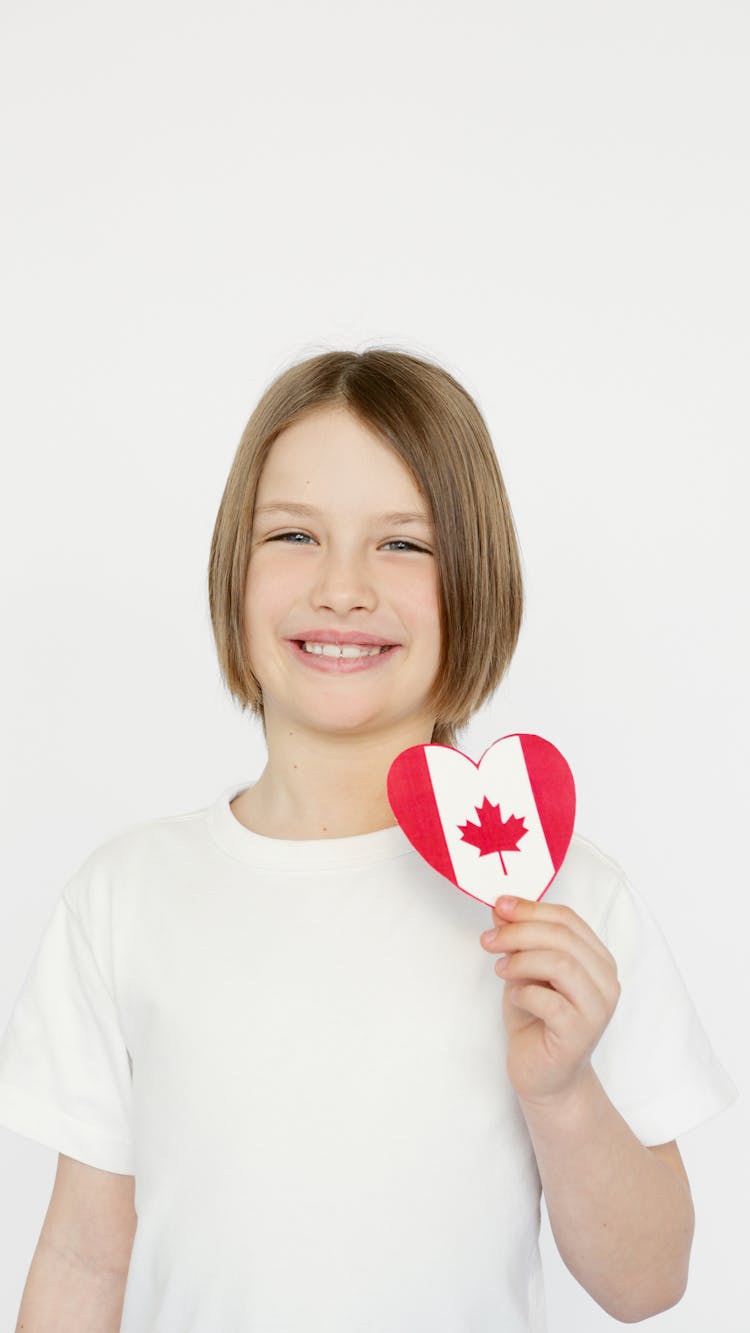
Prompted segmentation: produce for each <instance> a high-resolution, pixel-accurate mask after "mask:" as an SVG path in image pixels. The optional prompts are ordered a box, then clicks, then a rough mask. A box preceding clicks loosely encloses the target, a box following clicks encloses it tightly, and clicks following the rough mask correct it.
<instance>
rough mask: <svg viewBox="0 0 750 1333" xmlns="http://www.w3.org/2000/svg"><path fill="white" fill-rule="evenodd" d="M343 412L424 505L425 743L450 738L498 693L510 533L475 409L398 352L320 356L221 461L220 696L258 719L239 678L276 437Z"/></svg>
mask: <svg viewBox="0 0 750 1333" xmlns="http://www.w3.org/2000/svg"><path fill="white" fill-rule="evenodd" d="M323 406H329V407H333V406H343V407H345V408H347V409H348V410H349V411H350V412H351V413H352V414H353V415H354V416H356V417H357V418H358V419H359V420H360V421H361V422H363V423H364V424H365V425H367V426H369V427H370V428H371V429H374V430H375V431H376V432H378V433H379V435H380V437H381V438H382V440H383V442H384V443H385V444H387V445H389V446H390V448H391V449H392V450H393V451H394V453H395V454H397V456H398V457H399V459H400V460H401V462H402V463H403V464H404V466H405V467H406V469H407V470H408V472H409V473H410V474H411V476H412V478H413V480H414V482H415V484H416V485H417V487H418V489H419V490H420V492H421V494H422V496H423V497H424V498H425V499H426V501H427V503H428V506H429V509H430V512H431V517H432V521H433V526H434V530H435V537H436V541H435V560H436V564H437V574H438V586H439V604H440V640H441V650H440V664H439V668H438V671H437V673H436V676H435V680H434V682H433V685H432V688H431V692H430V696H429V699H428V707H431V710H432V712H433V713H434V715H435V718H436V721H435V725H434V728H433V732H432V743H433V744H442V745H450V746H455V743H456V733H457V732H458V731H460V730H461V729H462V728H464V727H465V726H466V725H467V723H468V721H469V719H470V717H471V716H472V714H473V713H475V712H476V711H477V709H478V708H480V707H481V705H482V704H483V703H484V702H485V700H486V699H488V698H489V697H490V695H491V694H492V693H493V692H494V690H495V689H496V688H497V686H498V684H499V683H500V681H501V680H502V677H503V676H504V674H505V672H506V670H507V668H508V666H509V665H510V661H511V658H512V656H513V653H514V651H515V648H516V644H517V642H518V635H519V632H520V628H521V619H522V615H523V585H522V580H521V560H520V552H519V547H518V541H517V537H516V531H515V524H514V521H513V515H512V513H511V508H510V503H509V501H508V496H507V493H506V490H505V485H504V482H503V479H502V475H501V473H500V468H499V465H498V461H497V457H496V454H495V450H494V447H493V444H492V440H491V438H490V434H489V431H488V429H487V426H486V425H485V422H484V419H483V417H482V414H481V412H480V410H479V408H478V407H477V404H476V403H475V401H474V399H473V398H472V397H471V396H470V394H469V393H468V392H467V391H466V389H464V388H463V387H462V385H461V384H459V383H458V381H457V380H456V379H454V377H453V376H452V375H451V374H449V373H448V371H447V370H445V369H443V368H442V367H441V366H439V365H437V364H434V363H432V362H430V361H427V360H424V359H422V358H420V357H417V356H414V355H412V354H409V353H407V352H403V351H399V350H395V349H391V348H380V347H373V348H369V349H368V350H366V351H363V352H355V351H327V352H323V353H320V354H317V355H315V356H311V357H308V358H307V359H305V360H303V361H300V362H298V363H297V364H295V365H292V366H289V367H288V368H287V369H286V370H284V371H283V372H282V373H281V374H280V375H278V376H277V378H276V379H275V380H273V382H272V383H271V384H270V385H269V386H268V388H267V389H266V390H265V392H264V393H263V396H262V397H261V399H260V401H259V403H258V404H257V406H256V408H255V410H254V411H253V414H252V416H251V417H250V420H249V421H248V423H247V425H246V427H245V429H244V431H243V433H242V436H241V438H240V442H239V445H238V447H237V451H236V453H235V456H234V460H233V462H232V466H231V469H230V472H229V476H228V478H227V482H226V486H225V488H224V493H223V495H222V498H221V503H220V505H219V511H218V514H217V517H216V522H215V525H214V531H213V537H212V540H211V554H210V559H209V565H208V600H209V608H210V614H211V623H212V626H213V633H214V639H215V642H216V648H217V652H218V658H219V665H220V668H221V673H222V677H223V680H224V683H225V686H226V687H227V689H228V690H229V693H230V695H232V696H233V698H234V699H235V700H236V701H237V702H238V703H239V705H240V706H241V708H242V711H243V712H244V711H245V710H246V709H250V711H251V712H252V713H253V714H254V715H255V716H258V717H260V719H261V723H262V725H263V733H264V735H265V731H266V728H265V716H264V712H263V696H262V691H261V687H260V684H259V682H258V680H257V679H256V677H255V676H254V674H253V672H252V670H251V669H250V665H249V661H248V656H247V649H246V642H245V628H244V592H245V581H246V576H247V567H248V562H249V559H250V546H251V530H252V523H253V515H254V509H255V497H256V493H257V489H258V484H259V480H260V475H261V472H262V470H263V464H264V463H265V460H266V458H267V456H268V452H269V450H270V448H271V446H272V444H273V442H274V440H275V439H276V437H277V436H278V435H279V434H280V433H281V431H283V430H284V429H285V428H286V427H287V426H291V425H292V423H293V422H296V421H299V420H300V419H301V418H303V417H304V416H305V414H306V413H309V412H311V411H312V410H314V409H317V408H320V407H323Z"/></svg>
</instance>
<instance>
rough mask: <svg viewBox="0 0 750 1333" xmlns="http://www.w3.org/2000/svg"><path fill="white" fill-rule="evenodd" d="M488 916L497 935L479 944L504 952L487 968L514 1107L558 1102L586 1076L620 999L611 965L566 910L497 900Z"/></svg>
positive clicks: (577, 918) (605, 951)
mask: <svg viewBox="0 0 750 1333" xmlns="http://www.w3.org/2000/svg"><path fill="white" fill-rule="evenodd" d="M506 901H510V902H511V903H514V904H515V905H512V906H510V907H509V908H508V907H504V906H503V903H504V902H506ZM492 915H493V919H494V923H495V926H496V930H497V933H496V934H495V937H494V939H491V940H488V939H487V938H486V935H482V936H481V937H480V942H481V944H482V948H484V949H487V950H488V952H490V953H505V954H507V962H506V965H505V967H504V968H502V970H501V968H500V960H498V963H496V964H495V970H496V972H497V973H498V976H500V977H502V978H503V979H504V980H505V983H506V984H505V992H504V994H503V1021H504V1023H505V1028H506V1032H507V1036H508V1059H507V1071H508V1078H509V1079H510V1081H511V1083H512V1085H513V1087H514V1088H515V1090H516V1092H517V1094H518V1096H519V1097H520V1098H521V1099H522V1101H523V1100H525V1101H528V1102H535V1103H545V1104H546V1103H548V1102H550V1101H555V1100H559V1099H561V1098H564V1097H565V1096H566V1095H567V1094H568V1093H569V1092H573V1091H574V1089H575V1088H576V1086H577V1085H578V1084H579V1082H581V1081H583V1080H584V1079H585V1077H586V1076H587V1074H588V1073H589V1072H590V1056H591V1052H592V1051H593V1050H594V1048H595V1046H596V1044H597V1042H598V1041H599V1038H600V1037H601V1035H602V1033H603V1032H604V1029H605V1028H606V1026H607V1024H608V1023H609V1021H610V1019H611V1017H612V1015H613V1013H614V1011H615V1009H616V1007H617V1002H618V1000H619V998H620V990H621V988H620V983H619V981H618V979H617V964H616V962H615V959H614V958H613V957H612V954H611V953H610V952H609V950H608V949H607V948H605V946H604V945H603V944H602V942H601V940H600V939H599V937H598V935H596V934H595V932H594V931H593V930H592V929H591V927H590V926H588V925H587V924H586V922H585V921H582V920H581V918H580V916H579V915H578V913H577V912H574V911H573V909H572V908H571V907H566V906H564V905H562V904H558V903H544V902H531V901H529V899H527V898H517V899H515V900H513V899H510V900H505V899H503V898H498V900H497V902H496V903H495V906H494V907H493V909H492Z"/></svg>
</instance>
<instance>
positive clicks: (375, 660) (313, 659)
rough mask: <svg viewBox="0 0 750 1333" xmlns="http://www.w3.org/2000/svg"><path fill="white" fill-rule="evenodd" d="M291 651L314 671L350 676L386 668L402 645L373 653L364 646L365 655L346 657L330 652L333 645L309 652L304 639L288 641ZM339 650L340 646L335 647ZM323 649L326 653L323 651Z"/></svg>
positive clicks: (393, 644)
mask: <svg viewBox="0 0 750 1333" xmlns="http://www.w3.org/2000/svg"><path fill="white" fill-rule="evenodd" d="M287 643H288V645H289V648H290V651H291V652H292V653H293V654H294V657H295V659H296V660H297V661H298V662H301V663H303V664H304V665H305V666H307V667H309V668H311V669H312V670H313V671H327V672H334V673H337V674H339V675H350V674H352V673H353V672H358V671H371V670H373V669H374V668H377V667H380V666H384V665H385V664H386V662H388V661H390V660H392V659H393V657H394V655H395V654H396V653H398V651H399V649H400V647H401V645H400V644H399V643H390V644H386V645H384V646H383V647H380V648H378V650H377V652H373V651H372V648H371V646H370V645H366V644H363V645H361V646H362V647H363V648H366V649H368V651H366V652H364V653H358V654H357V655H356V656H349V655H348V654H347V655H346V656H344V655H343V654H342V653H341V652H340V651H337V652H336V653H332V652H331V651H330V650H331V648H332V647H334V645H333V644H322V643H321V644H320V645H319V650H318V651H312V652H310V651H308V649H307V648H305V640H304V639H287ZM335 646H336V647H337V648H338V647H339V645H335ZM341 646H342V647H344V648H346V649H348V648H352V647H355V646H356V645H353V644H344V645H341ZM323 648H325V649H326V651H325V652H323V651H321V650H322V649H323Z"/></svg>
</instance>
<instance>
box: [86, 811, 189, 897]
mask: <svg viewBox="0 0 750 1333" xmlns="http://www.w3.org/2000/svg"><path fill="white" fill-rule="evenodd" d="M206 813H207V807H201V808H199V809H197V810H192V811H189V812H187V813H185V814H175V815H162V816H159V817H157V818H153V819H144V820H137V821H135V822H132V823H130V824H126V825H123V826H121V827H120V828H119V829H117V830H116V831H115V832H113V833H110V834H109V835H108V836H107V837H106V838H104V839H102V841H101V842H99V843H97V844H96V845H95V846H94V847H93V848H92V850H91V851H90V852H89V853H88V854H87V855H86V856H85V858H84V859H83V861H81V862H80V864H79V865H78V866H77V867H76V868H75V869H74V870H73V872H72V874H70V875H69V877H68V879H67V880H66V882H65V885H64V889H63V893H62V897H63V899H64V901H65V902H66V904H67V906H68V907H69V908H70V909H71V910H72V911H73V912H75V913H76V914H77V915H78V916H80V917H81V918H84V917H86V916H90V915H91V914H92V913H96V911H99V910H101V909H102V907H103V906H104V905H105V904H107V905H108V906H111V902H112V898H113V896H114V895H116V894H117V893H127V894H130V893H132V891H133V890H134V888H135V887H145V886H147V885H148V883H149V882H150V881H151V878H152V877H153V876H160V877H161V878H162V879H163V878H165V877H168V876H169V875H170V873H178V872H179V870H180V868H181V867H184V866H185V865H189V864H190V863H191V862H192V863H195V862H196V859H197V860H200V852H201V850H203V849H205V845H206V841H207V837H208V834H207V824H206Z"/></svg>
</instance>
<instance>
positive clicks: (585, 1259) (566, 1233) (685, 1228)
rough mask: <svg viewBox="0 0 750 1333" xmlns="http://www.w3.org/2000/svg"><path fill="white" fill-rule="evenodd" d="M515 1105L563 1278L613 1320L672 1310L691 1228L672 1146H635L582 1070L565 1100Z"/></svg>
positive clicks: (689, 1205) (683, 1280) (682, 1282)
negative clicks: (530, 1151) (523, 1125)
mask: <svg viewBox="0 0 750 1333" xmlns="http://www.w3.org/2000/svg"><path fill="white" fill-rule="evenodd" d="M520 1105H521V1110H522V1111H523V1114H524V1118H525V1120H526V1124H527V1126H528V1130H529V1134H530V1137H531V1141H532V1144H533V1147H534V1153H535V1156H536V1160H537V1166H538V1168H539V1175H540V1178H541V1181H542V1188H543V1190H544V1198H545V1202H546V1205H547V1211H548V1213H549V1219H550V1225H551V1228H552V1233H553V1235H554V1237H555V1243H556V1245H557V1248H558V1250H559V1252H560V1255H561V1257H562V1259H563V1261H564V1263H565V1265H566V1267H567V1268H568V1269H569V1271H570V1272H571V1273H572V1274H573V1276H574V1277H575V1278H576V1279H577V1281H578V1282H580V1283H581V1285H582V1286H583V1287H585V1288H586V1290H587V1291H588V1292H589V1294H590V1295H591V1296H592V1297H593V1298H594V1300H595V1301H597V1302H598V1304H599V1305H601V1306H602V1308H603V1309H604V1310H606V1311H607V1313H608V1314H610V1315H612V1317H613V1318H614V1319H619V1320H621V1321H622V1322H623V1323H637V1322H638V1321H639V1320H641V1319H648V1318H650V1316H652V1315H655V1314H660V1313H661V1312H662V1311H664V1310H668V1309H670V1307H671V1306H673V1305H676V1304H677V1302H678V1301H679V1300H681V1299H682V1296H683V1295H684V1292H685V1288H686V1286H687V1279H688V1265H689V1262H690V1248H691V1245H692V1241H693V1230H694V1225H695V1214H694V1211H693V1201H692V1196H691V1193H690V1185H689V1183H688V1179H687V1176H686V1175H685V1172H684V1168H683V1167H682V1159H681V1158H680V1155H679V1152H678V1150H677V1146H676V1144H665V1145H659V1146H658V1147H657V1148H654V1149H649V1148H646V1147H644V1146H643V1144H642V1143H641V1142H640V1141H639V1140H638V1139H637V1138H636V1136H635V1135H634V1134H633V1132H632V1130H631V1129H630V1127H629V1125H628V1124H627V1122H626V1121H625V1120H623V1118H622V1116H621V1115H620V1113H619V1112H618V1111H617V1110H616V1109H615V1107H614V1106H613V1105H612V1103H611V1101H610V1100H609V1098H608V1097H607V1095H606V1093H605V1091H604V1089H603V1087H602V1085H601V1083H600V1082H599V1080H598V1078H597V1077H596V1074H595V1073H594V1072H593V1070H591V1069H590V1068H589V1070H587V1071H586V1075H585V1077H584V1078H583V1079H582V1081H581V1083H580V1086H579V1087H577V1088H576V1090H575V1091H574V1092H572V1093H571V1094H570V1096H569V1098H568V1099H567V1100H566V1101H557V1102H555V1103H554V1104H550V1106H548V1107H547V1106H544V1105H534V1104H532V1103H526V1102H524V1101H523V1100H521V1101H520Z"/></svg>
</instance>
